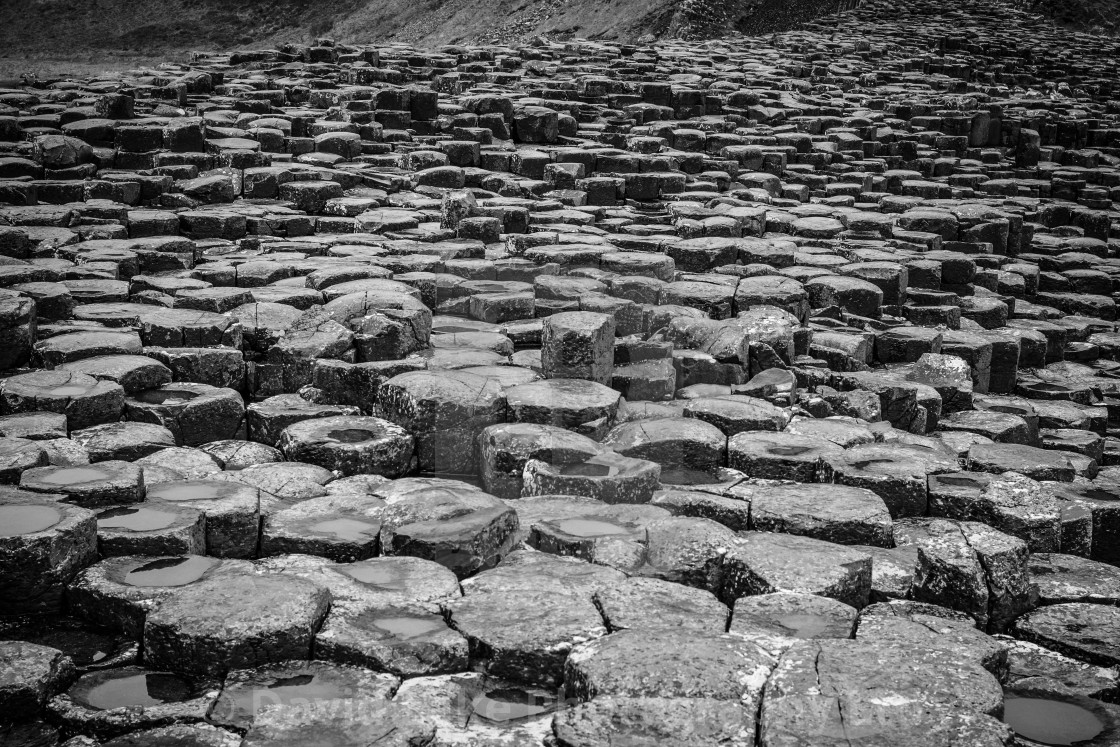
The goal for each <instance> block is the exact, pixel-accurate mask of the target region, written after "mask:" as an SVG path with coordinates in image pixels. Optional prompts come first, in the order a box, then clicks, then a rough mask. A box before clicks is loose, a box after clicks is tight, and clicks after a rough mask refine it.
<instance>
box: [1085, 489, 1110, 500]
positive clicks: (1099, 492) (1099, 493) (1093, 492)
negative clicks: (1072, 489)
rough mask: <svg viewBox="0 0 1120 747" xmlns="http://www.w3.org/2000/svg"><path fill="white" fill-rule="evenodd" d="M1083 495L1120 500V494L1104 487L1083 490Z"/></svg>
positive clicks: (1094, 498)
mask: <svg viewBox="0 0 1120 747" xmlns="http://www.w3.org/2000/svg"><path fill="white" fill-rule="evenodd" d="M1081 495H1083V496H1085V497H1086V498H1092V499H1093V500H1097V501H1120V495H1118V494H1116V493H1114V492H1112V491H1111V490H1104V489H1102V488H1089V489H1088V490H1083V491H1081Z"/></svg>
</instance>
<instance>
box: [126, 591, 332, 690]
mask: <svg viewBox="0 0 1120 747" xmlns="http://www.w3.org/2000/svg"><path fill="white" fill-rule="evenodd" d="M329 604H330V594H329V593H328V592H327V591H326V590H325V589H322V588H320V587H318V586H315V585H314V584H312V583H310V582H307V581H303V580H301V579H297V578H291V577H286V576H281V575H278V574H273V575H260V576H249V575H246V576H237V577H231V578H222V579H220V580H218V579H215V580H206V581H202V582H201V583H198V584H192V585H191V586H189V587H188V588H186V589H183V590H182V591H180V592H179V593H177V594H175V595H174V596H173V597H171V598H170V599H168V600H167V601H165V602H164V603H163V604H162V605H160V607H159V609H158V610H156V611H155V612H154V613H152V614H151V615H149V616H148V617H147V619H146V620H145V622H144V650H145V652H146V659H147V661H149V662H150V663H151V665H153V666H157V667H167V668H168V669H172V670H175V671H180V672H187V673H196V674H219V673H222V672H225V671H228V670H229V669H234V668H245V667H246V666H255V665H260V664H267V663H272V662H278V661H283V660H285V659H293V658H302V657H306V656H309V655H310V651H311V641H312V637H313V636H314V633H315V631H316V630H317V629H318V627H319V625H320V624H321V623H322V621H323V618H324V617H325V616H326V614H327V608H328V606H329Z"/></svg>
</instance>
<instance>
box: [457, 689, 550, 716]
mask: <svg viewBox="0 0 1120 747" xmlns="http://www.w3.org/2000/svg"><path fill="white" fill-rule="evenodd" d="M555 705H556V702H555V701H554V700H552V699H551V698H547V697H545V696H543V695H538V694H535V693H530V692H528V691H526V690H521V689H519V688H516V687H504V688H498V689H494V690H487V691H486V692H485V693H483V694H482V695H479V696H478V697H477V698H475V699H474V702H472V703H471V707H472V708H473V709H474V715H476V716H479V717H480V718H484V719H486V720H487V721H498V722H502V721H514V720H516V719H522V718H528V717H530V716H538V715H540V714H542V713H547V712H548V711H550V710H552V709H553V708H554V707H555Z"/></svg>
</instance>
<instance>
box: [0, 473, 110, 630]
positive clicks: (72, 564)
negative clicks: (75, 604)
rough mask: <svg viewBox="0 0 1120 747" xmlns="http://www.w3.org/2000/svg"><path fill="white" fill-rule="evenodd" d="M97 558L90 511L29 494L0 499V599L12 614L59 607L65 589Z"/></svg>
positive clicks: (95, 530)
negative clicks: (0, 569)
mask: <svg viewBox="0 0 1120 747" xmlns="http://www.w3.org/2000/svg"><path fill="white" fill-rule="evenodd" d="M96 559H97V522H96V520H95V519H94V515H93V513H92V512H91V511H87V510H86V509H84V508H78V507H77V506H71V505H69V504H66V503H61V502H58V501H55V500H51V499H50V498H48V497H44V498H37V497H35V496H33V495H30V494H29V495H28V496H27V497H23V496H20V495H18V494H10V495H4V496H3V497H2V498H0V567H2V568H3V569H4V570H3V572H2V573H0V597H2V598H3V599H4V600H6V602H5V606H6V607H7V609H8V610H10V612H9V614H32V613H46V612H59V611H61V607H62V593H63V587H64V586H65V585H66V584H67V583H68V582H69V581H70V579H71V578H73V577H74V574H76V573H77V572H78V571H80V570H81V569H82V568H84V567H85V566H87V565H89V564H90V563H92V562H94V561H95V560H96Z"/></svg>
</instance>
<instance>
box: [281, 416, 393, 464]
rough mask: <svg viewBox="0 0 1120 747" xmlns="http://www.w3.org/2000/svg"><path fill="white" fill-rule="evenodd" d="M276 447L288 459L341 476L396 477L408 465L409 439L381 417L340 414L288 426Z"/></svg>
mask: <svg viewBox="0 0 1120 747" xmlns="http://www.w3.org/2000/svg"><path fill="white" fill-rule="evenodd" d="M277 447H278V448H279V449H280V450H281V451H282V452H284V456H286V457H287V458H288V459H291V460H293V461H298V462H307V463H308V464H316V465H319V466H320V467H323V468H325V469H329V470H332V471H335V472H341V473H342V474H343V475H384V476H385V477H400V476H401V475H403V474H405V473H406V472H408V471H409V468H410V467H411V465H412V451H413V438H412V436H411V435H410V434H409V432H408V431H406V430H405V429H404V428H402V427H401V426H399V425H397V424H396V423H390V422H389V421H387V420H382V419H381V418H371V417H361V416H353V415H351V416H345V415H342V416H335V417H326V418H315V419H312V420H304V421H302V422H299V423H295V424H293V425H290V426H288V427H287V428H285V429H284V431H283V432H282V433H281V434H280V440H279V441H278V442H277Z"/></svg>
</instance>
